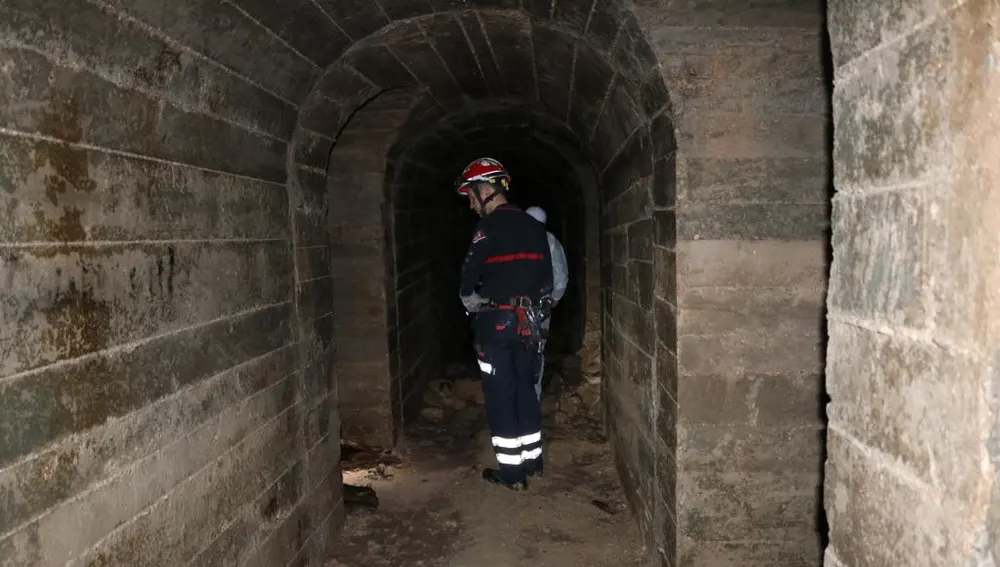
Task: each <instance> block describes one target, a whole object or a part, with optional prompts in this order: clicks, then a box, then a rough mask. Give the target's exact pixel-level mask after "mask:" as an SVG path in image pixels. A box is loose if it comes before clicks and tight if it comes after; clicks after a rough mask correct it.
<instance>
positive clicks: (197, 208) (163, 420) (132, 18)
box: [0, 0, 340, 567]
mask: <svg viewBox="0 0 1000 567" xmlns="http://www.w3.org/2000/svg"><path fill="white" fill-rule="evenodd" d="M220 6H221V5H220ZM159 7H162V5H161V4H160V3H144V2H135V3H130V4H129V6H128V7H127V8H123V10H124V11H127V12H129V14H127V15H126V14H122V13H119V12H117V11H116V10H113V9H111V8H104V7H99V6H97V5H95V4H93V3H86V2H78V1H70V2H59V3H52V2H39V1H35V0H32V1H30V2H29V1H20V0H11V1H7V2H3V3H2V4H0V40H2V41H0V43H2V44H3V45H4V47H2V48H0V75H2V78H0V187H2V190H0V201H2V205H0V210H3V211H4V218H5V221H4V223H3V224H2V226H3V228H0V264H2V265H0V273H2V274H3V276H2V277H0V286H2V287H0V296H2V297H3V300H2V310H0V313H2V315H0V337H2V338H0V408H2V409H0V438H2V439H3V442H2V443H0V557H2V558H3V559H2V560H0V562H2V563H3V564H4V565H5V567H8V566H9V567H17V566H24V567H28V566H31V567H39V566H49V565H66V564H72V565H83V564H91V565H96V564H101V565H135V566H139V565H152V564H170V565H222V564H236V563H238V564H242V565H274V564H286V563H288V562H289V561H292V560H295V561H300V562H303V563H304V562H308V561H315V559H316V558H317V557H319V556H322V555H323V552H324V551H325V549H324V546H325V545H326V544H327V543H328V542H329V538H328V537H327V536H328V534H329V531H330V529H331V528H332V527H335V526H336V525H338V523H339V509H340V508H339V499H340V488H339V486H340V478H339V474H338V466H337V460H338V447H339V445H338V443H337V439H336V435H335V434H334V435H331V432H336V430H337V429H338V424H337V414H336V409H335V407H336V406H335V404H336V398H335V396H333V395H331V393H330V391H331V389H330V388H329V365H328V356H327V355H328V353H329V352H330V334H329V330H328V329H329V317H326V318H325V319H324V315H328V311H327V310H325V309H324V299H325V298H324V296H323V294H322V293H320V292H319V291H318V287H319V286H309V285H305V281H306V280H307V279H309V278H311V277H316V278H319V279H316V280H315V281H316V282H319V281H322V278H323V276H324V274H327V273H328V267H326V266H324V265H323V261H322V257H323V253H324V252H323V247H324V244H325V242H326V235H325V231H324V230H322V228H321V229H320V230H319V231H318V232H314V231H310V229H309V227H308V226H306V225H305V224H301V223H300V221H301V220H303V217H301V216H299V215H297V214H293V213H296V212H297V211H300V210H307V209H310V208H311V207H312V204H308V203H305V201H308V200H310V199H312V198H313V196H312V195H309V194H303V193H302V192H298V191H300V190H302V191H304V189H303V188H302V187H300V186H299V185H296V186H295V187H293V191H292V193H291V195H290V193H289V190H288V189H287V188H286V185H285V181H286V160H287V157H286V151H287V148H288V140H290V138H291V137H292V131H293V128H294V126H295V123H296V116H297V108H296V107H295V105H294V102H291V101H296V100H300V97H301V96H304V92H303V91H302V90H301V88H300V87H301V83H300V82H297V81H290V80H287V79H286V77H283V76H282V75H283V73H285V72H294V71H295V70H296V69H299V68H301V67H300V63H301V61H299V60H296V59H294V56H293V54H292V53H291V52H290V51H288V50H287V49H286V48H285V47H284V46H282V45H280V44H276V43H273V42H270V41H264V40H263V39H262V37H263V36H266V33H265V32H263V31H262V30H260V29H258V28H255V27H254V24H253V23H252V22H251V21H249V20H244V22H245V23H244V24H242V26H243V27H242V28H239V29H237V30H230V32H231V33H243V34H245V35H244V36H243V37H246V38H248V42H247V43H248V44H252V49H251V52H250V53H249V56H247V54H246V53H241V54H240V57H233V54H232V53H231V52H226V51H220V50H219V49H218V47H219V44H212V43H210V42H206V41H204V39H205V38H204V37H201V36H198V35H197V34H192V33H191V29H190V28H188V29H184V24H183V22H180V23H179V19H178V20H173V19H171V18H170V17H167V16H165V15H164V14H165V13H166V12H167V11H166V10H161V11H159V12H157V10H158V9H159ZM218 8H219V10H230V8H225V7H218ZM161 17H162V19H161ZM235 25H236V26H237V27H239V25H240V24H235ZM198 33H204V32H203V31H198ZM168 34H170V35H171V37H169V38H168V37H167V35H168ZM253 38H258V39H260V41H257V42H256V43H254V42H253V41H252V39H253ZM195 49H197V50H203V51H195ZM213 49H214V51H213ZM258 65H259V66H263V67H266V68H268V69H269V73H267V74H265V73H261V74H259V75H257V74H256V73H257V71H259V68H258V67H257V66H258ZM275 70H277V71H275ZM251 77H252V78H251ZM303 77H305V78H307V79H308V77H309V74H308V73H303ZM293 226H295V227H296V229H294V230H293ZM313 246H315V248H310V247H313ZM307 250H309V251H307ZM307 262H314V263H312V264H310V267H307V266H306V263H307ZM297 314H302V315H303V316H304V317H305V316H307V318H299V317H297V316H296V315H297ZM181 534H183V537H181Z"/></svg>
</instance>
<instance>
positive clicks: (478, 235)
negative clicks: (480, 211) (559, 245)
mask: <svg viewBox="0 0 1000 567" xmlns="http://www.w3.org/2000/svg"><path fill="white" fill-rule="evenodd" d="M477 287H478V289H477ZM551 291H552V256H551V252H550V251H549V242H548V236H547V234H546V232H545V225H543V224H541V223H539V222H538V221H536V220H535V219H533V218H532V217H530V216H528V214H527V213H525V212H524V211H522V210H521V209H519V208H517V207H516V206H514V205H511V204H509V203H505V204H503V205H500V206H499V207H497V208H496V209H494V210H493V212H492V213H490V214H488V215H486V216H485V217H483V218H482V219H481V220H480V221H479V224H478V225H476V232H475V234H473V237H472V244H470V245H469V251H468V253H467V254H466V256H465V263H464V265H463V266H462V280H461V287H460V290H459V295H460V296H461V297H463V298H465V297H468V296H470V295H472V294H473V293H477V292H478V294H479V295H480V296H482V297H484V298H486V299H490V300H492V301H494V302H496V303H498V304H501V305H504V304H509V301H510V299H511V298H514V297H521V296H527V297H529V298H531V301H532V302H538V301H539V300H540V299H541V298H542V296H544V295H548V294H549V293H550V292H551Z"/></svg>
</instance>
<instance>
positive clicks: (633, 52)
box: [612, 15, 657, 84]
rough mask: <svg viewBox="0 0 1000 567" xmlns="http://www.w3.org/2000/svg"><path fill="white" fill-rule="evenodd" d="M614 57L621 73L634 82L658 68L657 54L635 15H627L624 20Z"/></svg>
mask: <svg viewBox="0 0 1000 567" xmlns="http://www.w3.org/2000/svg"><path fill="white" fill-rule="evenodd" d="M612 57H613V58H614V61H615V63H617V64H618V67H619V69H621V74H622V75H623V76H624V77H626V78H627V79H628V80H629V82H631V83H633V84H639V83H641V82H642V80H643V79H644V78H645V77H646V76H647V75H648V74H649V72H650V71H652V70H653V69H656V65H657V61H656V55H655V54H654V53H653V50H652V48H651V46H650V44H649V41H648V39H647V37H646V34H645V33H644V32H643V30H642V28H641V27H640V25H639V21H638V20H637V19H636V17H635V16H634V15H629V16H627V17H626V18H625V19H624V21H623V22H622V28H621V30H620V31H619V32H618V38H617V39H616V40H615V47H614V51H613V53H612Z"/></svg>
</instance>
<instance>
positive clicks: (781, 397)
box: [640, 2, 829, 567]
mask: <svg viewBox="0 0 1000 567" xmlns="http://www.w3.org/2000/svg"><path fill="white" fill-rule="evenodd" d="M641 4H643V5H642V6H641V7H640V13H641V14H642V18H641V20H642V21H643V22H644V25H645V27H646V29H647V32H648V33H649V36H650V41H651V43H652V45H653V49H654V51H656V52H657V55H658V57H659V58H660V68H661V71H662V73H663V76H664V77H665V79H666V83H667V87H668V89H669V90H670V94H671V98H672V100H673V104H674V112H675V116H676V118H675V123H676V128H677V139H678V151H677V157H676V170H677V206H676V238H677V246H676V255H674V254H673V253H671V251H670V248H669V246H666V247H664V248H662V249H659V248H658V249H657V250H658V253H659V254H662V257H663V259H664V262H663V265H664V266H665V267H666V266H672V265H673V263H674V262H676V295H677V304H676V307H677V312H676V317H677V355H678V356H679V376H678V382H677V386H676V396H675V397H673V398H668V399H665V403H667V404H676V416H677V417H676V419H677V425H676V437H677V449H676V466H677V478H676V493H677V495H676V506H677V526H676V528H677V538H678V548H677V549H678V551H677V553H678V558H677V561H678V564H680V565H701V564H713V565H714V564H719V565H730V564H739V565H762V566H763V565H767V566H769V567H771V566H777V565H809V564H811V565H815V564H817V563H818V562H819V556H820V549H821V541H820V530H822V526H821V525H820V524H819V523H818V522H817V514H818V512H819V485H820V483H821V476H820V473H821V463H822V455H821V449H822V443H821V436H820V432H819V430H820V429H821V428H822V425H823V424H822V409H821V404H822V401H821V397H822V393H823V388H822V384H823V378H822V353H821V344H822V342H823V336H822V330H823V324H822V318H823V297H824V279H825V271H826V268H825V262H826V242H825V238H826V227H827V224H828V223H827V215H828V212H827V207H826V205H825V203H826V202H827V200H828V198H829V197H828V194H827V191H828V185H829V184H828V178H829V176H828V173H827V172H828V170H829V168H828V165H827V162H828V155H827V152H828V148H827V144H826V132H825V125H826V123H827V121H828V120H827V102H826V99H827V97H828V93H827V91H826V88H825V85H824V76H823V64H822V49H821V38H822V10H821V7H820V6H819V3H818V2H817V3H813V4H811V5H810V4H806V3H799V4H795V5H793V4H781V5H775V6H772V7H768V8H761V7H756V8H755V7H749V6H744V5H742V4H741V5H740V6H739V7H738V8H737V7H736V5H735V4H734V5H733V7H726V8H723V7H721V6H719V5H714V4H713V5H709V4H708V3H701V2H694V3H685V4H682V5H678V6H675V7H671V8H661V7H659V6H657V5H654V4H656V3H654V2H646V3H641ZM671 291H672V290H671ZM668 306H669V303H664V304H663V312H664V313H669V312H670V311H667V309H666V308H667V307H668Z"/></svg>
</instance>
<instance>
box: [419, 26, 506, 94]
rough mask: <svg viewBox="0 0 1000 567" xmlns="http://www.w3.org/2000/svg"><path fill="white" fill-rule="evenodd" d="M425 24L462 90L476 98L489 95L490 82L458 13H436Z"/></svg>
mask: <svg viewBox="0 0 1000 567" xmlns="http://www.w3.org/2000/svg"><path fill="white" fill-rule="evenodd" d="M423 27H424V29H425V30H426V32H427V36H428V37H429V38H430V40H431V43H433V45H434V47H435V50H436V51H437V53H438V55H440V57H441V59H443V60H444V63H445V65H446V66H447V67H448V71H449V72H450V73H451V75H452V76H453V77H455V80H456V81H458V84H459V85H460V86H461V88H462V91H464V92H465V93H467V94H469V95H470V96H472V97H473V98H487V97H488V96H489V94H490V90H489V85H487V83H486V78H485V77H484V76H483V73H482V71H481V70H480V69H479V63H478V62H477V61H476V55H475V53H473V52H472V46H471V45H470V44H469V40H468V39H467V38H466V36H465V33H464V32H463V31H462V27H461V26H460V24H459V23H458V20H457V19H456V18H455V16H454V15H453V14H437V15H435V16H432V17H430V18H428V19H427V20H426V23H424V24H423Z"/></svg>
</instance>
